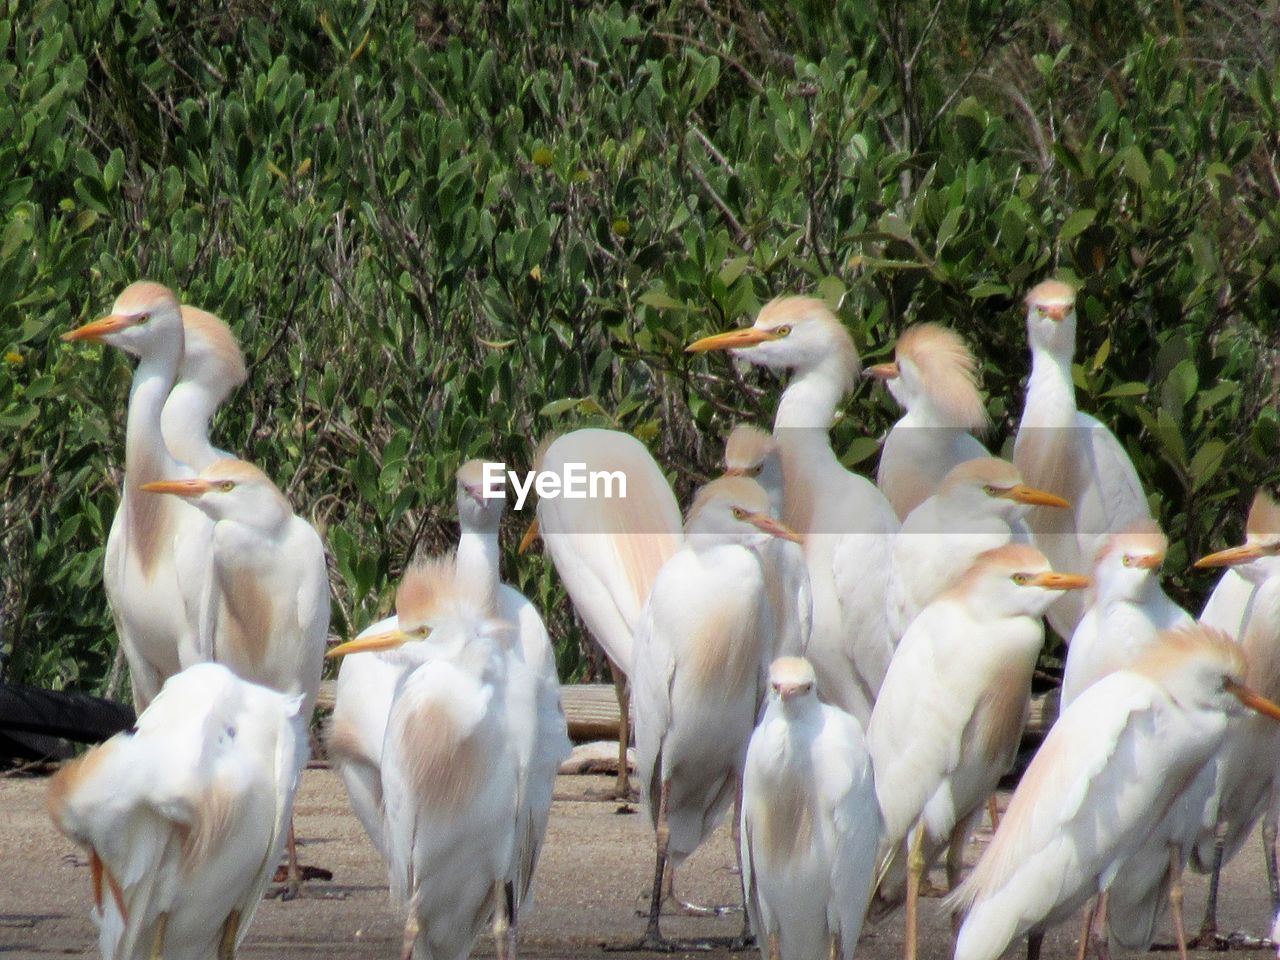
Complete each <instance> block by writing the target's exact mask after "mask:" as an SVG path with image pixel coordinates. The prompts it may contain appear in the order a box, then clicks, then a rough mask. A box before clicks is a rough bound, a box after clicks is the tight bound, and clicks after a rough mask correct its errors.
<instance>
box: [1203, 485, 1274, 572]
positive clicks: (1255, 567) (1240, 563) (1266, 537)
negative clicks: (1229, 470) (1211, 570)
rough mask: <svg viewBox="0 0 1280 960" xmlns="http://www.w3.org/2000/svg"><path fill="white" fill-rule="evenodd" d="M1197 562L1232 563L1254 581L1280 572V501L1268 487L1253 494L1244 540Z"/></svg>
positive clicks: (1209, 563)
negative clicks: (1269, 491) (1268, 490)
mask: <svg viewBox="0 0 1280 960" xmlns="http://www.w3.org/2000/svg"><path fill="white" fill-rule="evenodd" d="M1196 566H1197V567H1200V568H1205V567H1232V568H1234V569H1235V571H1236V572H1237V573H1239V574H1240V575H1241V576H1242V577H1244V578H1245V579H1246V580H1248V581H1249V582H1251V583H1254V584H1260V583H1262V582H1263V581H1264V580H1268V579H1270V578H1271V577H1273V576H1275V575H1277V574H1280V504H1278V503H1277V502H1276V501H1275V499H1274V498H1273V497H1272V496H1271V494H1269V493H1268V492H1267V491H1266V490H1259V491H1258V492H1257V493H1255V494H1254V496H1253V505H1252V506H1251V507H1250V508H1249V519H1248V520H1247V521H1246V522H1245V539H1244V543H1242V544H1240V545H1239V546H1235V547H1228V548H1227V549H1226V550H1219V551H1218V552H1217V553H1211V554H1209V555H1208V556H1207V557H1201V558H1200V559H1199V560H1197V561H1196Z"/></svg>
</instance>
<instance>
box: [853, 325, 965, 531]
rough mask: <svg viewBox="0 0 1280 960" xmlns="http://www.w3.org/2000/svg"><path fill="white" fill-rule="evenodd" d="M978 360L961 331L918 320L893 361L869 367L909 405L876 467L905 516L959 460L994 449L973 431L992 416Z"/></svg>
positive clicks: (882, 484) (895, 506)
mask: <svg viewBox="0 0 1280 960" xmlns="http://www.w3.org/2000/svg"><path fill="white" fill-rule="evenodd" d="M976 367H977V361H975V360H974V357H973V354H972V353H971V352H970V351H969V348H968V347H967V346H966V345H965V342H964V341H963V340H962V339H960V336H959V335H958V334H957V333H955V332H954V331H952V330H948V329H947V328H946V327H943V326H940V325H938V324H936V323H918V324H916V325H915V326H912V327H908V328H907V329H906V330H904V331H902V336H900V337H899V338H898V342H897V345H896V346H895V347H894V359H893V361H892V362H890V363H878V364H876V365H875V366H872V367H868V368H867V369H866V371H865V373H866V375H867V376H870V377H875V378H876V379H877V380H883V381H884V383H885V386H887V387H888V388H889V392H890V393H891V394H893V397H894V399H895V400H897V401H898V403H899V404H901V405H902V407H903V409H904V410H905V411H906V412H905V413H904V414H903V415H902V418H901V419H900V420H898V422H897V423H895V424H894V425H893V426H892V427H891V428H890V429H889V434H888V436H886V437H885V440H884V446H883V447H882V448H881V450H880V466H879V467H878V468H877V470H876V486H878V487H879V488H880V491H881V493H883V494H884V495H885V496H886V497H887V498H888V500H889V502H890V503H891V504H893V509H894V510H895V511H896V512H897V514H898V518H899V519H901V520H906V519H907V515H908V514H909V513H911V511H912V510H914V509H915V508H916V507H918V506H919V505H920V504H922V503H923V502H924V501H925V500H926V499H927V498H928V497H930V496H932V495H933V493H934V492H935V491H936V490H937V489H938V485H939V484H940V483H942V479H943V477H945V476H946V475H947V473H948V472H949V471H950V470H951V469H952V468H953V467H956V466H958V465H959V464H961V463H964V462H965V461H966V460H974V459H976V458H978V457H989V456H990V454H989V453H988V452H987V449H986V447H984V446H983V445H982V443H981V442H979V441H978V440H977V439H976V438H975V437H974V436H973V434H974V433H981V432H982V431H983V430H985V429H986V428H987V425H988V423H989V420H988V417H987V408H986V405H985V404H984V403H983V402H982V395H981V394H980V393H978V385H977V378H976V376H975V370H976Z"/></svg>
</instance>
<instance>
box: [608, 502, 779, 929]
mask: <svg viewBox="0 0 1280 960" xmlns="http://www.w3.org/2000/svg"><path fill="white" fill-rule="evenodd" d="M776 536H783V537H787V536H790V537H794V536H795V534H793V533H791V532H790V531H789V530H788V529H787V528H786V527H784V526H783V525H782V524H781V523H780V522H779V521H778V520H776V519H774V518H773V517H771V516H770V515H769V499H768V497H767V496H766V494H765V492H764V490H762V489H761V488H760V486H759V484H757V483H756V482H755V481H753V480H750V479H748V478H746V477H722V478H720V479H718V480H713V481H712V482H711V483H709V484H707V485H706V486H705V487H703V488H702V490H701V491H699V494H698V497H697V499H696V500H695V502H694V505H693V507H692V509H691V510H690V515H689V524H688V528H687V540H686V543H685V546H684V547H682V548H681V549H680V550H679V551H678V552H677V553H676V555H675V556H673V557H672V558H671V559H670V560H669V561H667V563H666V564H665V565H664V566H663V567H662V570H661V571H660V572H659V573H658V576H657V578H656V579H655V581H654V584H653V590H652V592H651V593H650V595H649V600H648V603H646V604H645V608H644V613H643V615H642V617H641V620H640V625H639V629H638V630H637V632H636V645H635V665H634V671H633V673H632V676H631V683H632V691H633V698H634V700H633V702H634V705H635V714H636V716H635V726H636V769H637V773H638V774H639V776H640V782H641V785H642V789H643V791H644V794H645V798H646V800H647V802H648V805H649V812H650V816H651V817H652V819H653V824H654V829H655V831H656V834H657V862H656V868H655V871H654V881H653V899H652V901H651V903H650V907H649V926H648V929H647V930H646V933H645V938H644V941H643V943H644V944H647V945H649V946H650V947H658V948H661V947H663V946H664V945H666V944H665V941H664V940H663V939H662V933H661V930H660V928H659V914H660V911H661V907H662V902H663V900H664V892H665V893H667V894H671V895H672V896H674V880H673V879H671V880H670V882H669V884H668V885H667V886H665V887H664V884H663V880H664V876H665V870H666V867H667V864H668V860H669V861H670V864H671V877H673V876H674V873H675V870H676V869H677V868H678V867H679V865H680V863H681V862H682V861H683V860H684V859H685V858H686V857H688V856H689V854H691V853H693V851H694V850H695V849H697V847H698V845H699V844H701V843H702V841H703V839H704V838H705V837H706V836H707V834H709V833H710V832H711V830H712V829H713V828H714V827H715V825H716V822H717V820H718V819H719V818H720V816H721V815H722V814H723V813H724V810H725V808H726V807H727V806H728V805H729V803H730V802H731V801H733V800H735V799H736V796H737V790H738V789H739V786H740V782H741V776H742V766H743V763H744V760H745V757H746V752H747V743H748V741H749V740H750V739H751V731H752V729H753V728H754V727H755V721H756V717H757V713H758V710H759V707H760V702H761V699H762V697H763V694H764V686H765V672H766V669H767V664H768V655H769V651H770V648H771V639H772V626H773V624H772V613H771V610H770V608H769V601H768V593H767V591H766V589H765V584H764V573H763V567H762V564H763V561H762V559H761V553H762V552H763V550H764V548H765V547H766V545H767V544H768V543H769V541H770V540H771V539H772V538H773V537H776ZM668 879H670V878H668Z"/></svg>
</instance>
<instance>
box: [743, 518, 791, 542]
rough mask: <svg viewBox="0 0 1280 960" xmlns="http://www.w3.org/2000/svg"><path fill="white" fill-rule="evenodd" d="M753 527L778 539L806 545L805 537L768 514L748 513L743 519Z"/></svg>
mask: <svg viewBox="0 0 1280 960" xmlns="http://www.w3.org/2000/svg"><path fill="white" fill-rule="evenodd" d="M742 519H743V520H745V521H747V523H749V524H751V525H752V526H753V527H755V528H757V529H759V530H763V531H764V532H765V533H767V534H770V535H771V536H775V537H778V538H779V539H781V540H790V541H791V542H792V543H804V537H802V536H800V534H798V533H796V532H795V531H794V530H792V529H791V528H790V527H788V526H787V525H786V524H785V523H783V522H782V521H781V520H775V519H773V517H771V516H769V515H768V514H767V513H751V512H748V513H747V514H746V516H744V517H743V518H742Z"/></svg>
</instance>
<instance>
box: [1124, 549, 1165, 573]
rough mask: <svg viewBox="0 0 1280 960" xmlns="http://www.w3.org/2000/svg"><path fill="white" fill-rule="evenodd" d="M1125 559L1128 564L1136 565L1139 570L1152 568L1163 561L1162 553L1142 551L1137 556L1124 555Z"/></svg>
mask: <svg viewBox="0 0 1280 960" xmlns="http://www.w3.org/2000/svg"><path fill="white" fill-rule="evenodd" d="M1125 559H1126V560H1128V561H1129V566H1131V567H1137V568H1138V569H1139V570H1154V569H1156V568H1157V567H1158V566H1160V564H1162V563H1164V554H1163V553H1143V554H1139V555H1137V556H1130V555H1127V554H1126V555H1125Z"/></svg>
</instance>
